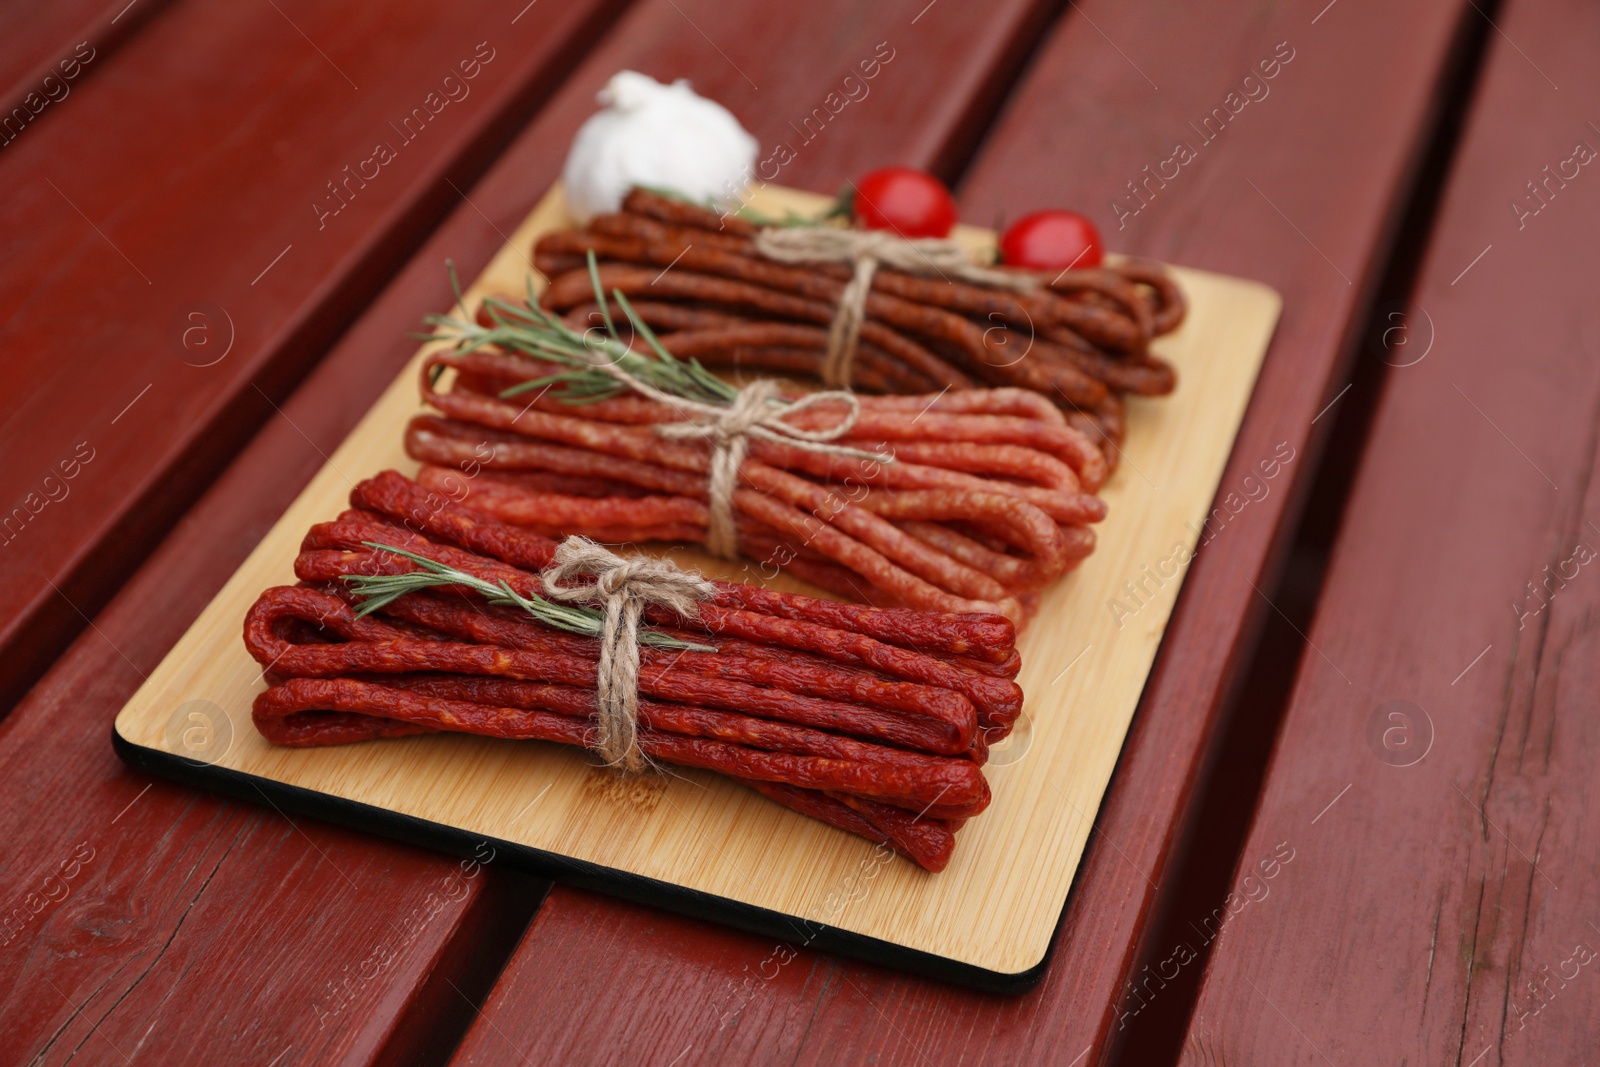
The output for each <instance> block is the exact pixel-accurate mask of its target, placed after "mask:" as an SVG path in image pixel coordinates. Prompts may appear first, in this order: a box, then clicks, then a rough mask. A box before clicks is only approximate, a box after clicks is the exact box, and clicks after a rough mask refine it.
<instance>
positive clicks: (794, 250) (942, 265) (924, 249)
mask: <svg viewBox="0 0 1600 1067" xmlns="http://www.w3.org/2000/svg"><path fill="white" fill-rule="evenodd" d="M755 245H756V251H757V252H759V253H761V254H762V255H763V256H765V257H766V258H768V259H771V260H775V261H776V262H779V263H791V264H793V263H853V264H854V265H855V272H854V273H853V274H852V275H851V277H850V281H849V282H847V283H846V284H845V287H844V289H842V290H841V291H840V293H839V303H838V307H837V309H836V310H835V312H834V316H833V324H832V326H830V327H829V329H828V351H827V354H826V355H825V356H824V357H823V360H822V368H821V377H822V381H823V384H825V385H827V386H829V387H830V388H840V387H843V386H848V385H849V384H850V374H851V366H852V364H853V363H854V362H855V354H856V345H857V344H858V343H859V341H860V338H861V326H862V323H863V322H865V321H866V317H867V293H868V292H869V291H870V290H871V288H872V277H873V275H874V274H876V273H877V270H878V267H879V266H880V265H883V266H887V267H892V268H893V269H895V270H899V271H904V272H906V273H907V274H918V275H924V276H931V275H938V276H939V277H941V278H944V279H945V280H946V281H948V280H950V279H951V278H956V279H959V280H961V281H964V282H970V283H971V284H973V285H981V286H984V287H985V288H990V289H1011V290H1015V291H1017V292H1028V291H1030V290H1034V289H1037V288H1039V287H1040V285H1041V284H1042V283H1041V282H1040V280H1039V279H1038V278H1035V277H1033V276H1032V275H1029V274H1024V273H1021V272H1018V271H1008V270H996V269H995V268H993V267H984V266H979V265H978V264H976V263H974V262H972V260H971V258H970V257H969V256H968V255H967V251H966V249H964V248H962V247H961V246H960V245H959V244H957V243H956V242H955V241H950V240H945V239H942V238H934V237H919V238H915V239H907V238H904V237H896V236H895V235H894V234H891V233H887V232H885V231H883V230H844V229H838V228H836V227H833V226H784V227H769V228H767V229H764V230H761V231H759V232H758V233H757V234H756V238H755Z"/></svg>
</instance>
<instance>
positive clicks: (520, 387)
mask: <svg viewBox="0 0 1600 1067" xmlns="http://www.w3.org/2000/svg"><path fill="white" fill-rule="evenodd" d="M589 277H590V279H591V281H592V282H593V284H594V295H595V301H596V303H598V304H599V305H600V315H601V318H602V319H603V320H604V321H605V328H604V330H600V329H598V328H595V329H590V330H586V331H584V332H583V333H579V332H578V331H577V330H574V329H572V328H571V327H570V326H568V325H567V324H566V323H564V322H562V321H561V319H560V318H559V317H557V316H555V315H552V314H550V313H549V312H547V311H545V310H544V309H543V308H541V307H540V306H539V302H538V300H537V299H536V298H535V295H534V292H533V278H532V276H531V275H530V276H529V277H528V281H527V286H528V294H527V303H526V304H513V303H510V302H508V301H505V300H501V299H499V298H498V297H492V296H491V297H488V298H486V299H485V300H484V307H485V309H486V310H487V311H488V313H489V319H490V322H491V325H489V326H482V325H479V324H478V323H477V322H476V321H471V320H467V319H461V318H456V317H454V316H450V315H430V316H428V320H427V321H428V322H429V323H430V324H431V325H433V326H434V327H435V332H434V334H433V335H432V336H433V337H435V338H440V337H442V338H444V339H446V340H450V341H454V342H455V345H456V350H457V351H458V352H471V351H473V350H475V349H478V348H483V347H485V346H488V345H494V346H498V347H499V348H502V349H505V350H507V351H512V352H521V353H523V354H524V355H527V356H531V357H533V358H535V359H541V360H547V361H549V362H552V363H560V364H563V365H565V366H569V367H571V368H572V370H570V371H566V372H564V373H561V374H552V375H548V376H546V377H543V378H535V379H533V380H532V381H526V382H521V383H518V384H517V385H514V386H512V387H511V388H509V389H507V390H505V391H504V392H502V393H501V394H500V395H501V396H503V397H507V398H509V397H514V396H517V395H519V394H522V393H526V392H529V391H531V390H537V389H546V388H551V387H559V388H560V392H558V393H557V394H556V395H557V396H558V397H559V398H560V399H562V400H564V401H566V402H567V403H571V404H584V403H593V402H595V401H597V400H606V399H608V398H610V397H613V396H616V395H618V394H620V393H623V392H626V391H627V386H625V385H623V384H622V383H621V382H619V381H617V380H616V379H615V378H613V377H612V376H611V375H609V374H607V373H606V372H605V371H604V370H602V369H601V367H602V366H605V365H608V364H609V365H615V366H618V367H620V368H622V369H623V370H625V371H627V372H628V373H629V374H631V375H633V376H634V377H635V378H638V379H640V380H641V381H644V382H646V383H648V384H650V385H652V386H654V387H656V388H657V389H660V390H661V391H663V392H667V393H671V394H673V395H674V396H681V397H684V398H685V399H689V400H695V401H699V402H701V403H709V404H727V403H730V402H731V401H732V400H733V399H734V397H735V396H736V395H737V393H738V391H737V390H736V389H735V388H734V387H733V386H731V385H729V384H728V383H727V382H725V381H723V380H722V379H721V378H718V377H717V376H716V375H714V374H712V373H711V372H710V371H708V370H706V369H705V367H703V366H701V364H700V361H699V360H695V359H690V360H688V361H684V360H681V359H677V358H675V357H674V356H673V355H672V353H670V352H668V351H667V350H666V348H664V347H663V346H662V344H661V342H660V340H659V339H658V338H657V337H656V335H655V333H654V332H652V331H651V329H650V327H649V326H647V325H645V323H644V321H643V320H642V319H640V318H639V315H638V313H637V312H635V311H634V310H633V305H631V304H629V303H628V298H627V297H625V296H623V295H622V292H621V291H620V290H616V289H613V290H612V292H611V297H612V299H613V300H615V301H616V305H617V307H618V308H619V309H620V310H621V311H622V313H623V315H624V316H626V318H627V320H628V324H629V325H630V326H631V327H632V328H633V332H634V337H635V338H636V339H639V340H643V341H644V342H645V344H646V345H648V346H649V349H650V352H649V353H644V352H636V351H634V350H633V347H632V346H631V345H630V344H628V343H626V342H624V341H623V340H622V337H621V335H620V334H619V333H618V332H617V326H616V320H615V318H614V317H613V316H612V314H611V303H610V302H609V301H608V300H607V299H606V295H605V292H604V291H603V290H602V288H601V285H600V268H599V265H598V263H597V262H596V260H595V256H594V253H593V252H592V251H591V252H590V253H589Z"/></svg>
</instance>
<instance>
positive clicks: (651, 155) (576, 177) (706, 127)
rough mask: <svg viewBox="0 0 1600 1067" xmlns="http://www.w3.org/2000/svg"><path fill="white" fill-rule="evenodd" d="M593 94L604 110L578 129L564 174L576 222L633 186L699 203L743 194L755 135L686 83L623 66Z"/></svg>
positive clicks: (608, 207) (616, 203)
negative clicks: (659, 78)
mask: <svg viewBox="0 0 1600 1067" xmlns="http://www.w3.org/2000/svg"><path fill="white" fill-rule="evenodd" d="M598 100H599V101H600V103H601V104H602V105H604V107H605V110H603V111H599V112H597V113H595V114H594V115H592V116H591V117H590V118H589V120H588V121H587V122H585V123H584V124H583V126H582V128H581V129H579V130H578V136H577V137H576V138H574V139H573V142H572V151H571V153H570V154H569V155H568V156H567V165H566V168H565V169H564V170H563V172H562V181H563V182H564V183H565V185H566V190H567V205H568V207H569V209H570V210H571V212H572V214H573V216H574V217H575V218H576V219H577V220H578V221H579V222H580V223H584V222H588V221H589V219H590V218H592V217H593V216H595V215H598V214H601V213H603V212H607V211H616V210H618V209H619V208H621V206H622V198H623V196H624V195H626V194H627V192H628V190H629V189H631V188H632V187H633V186H635V185H648V186H651V187H654V188H661V189H671V190H673V191H674V192H677V193H680V194H682V195H683V196H686V197H688V198H690V199H692V200H700V201H705V200H717V201H722V202H727V201H731V200H735V199H737V198H738V197H739V196H740V195H741V194H742V193H743V192H744V189H745V186H746V185H747V184H748V182H749V180H750V174H751V170H752V168H753V167H754V166H755V161H756V150H757V147H758V146H757V144H756V139H755V138H754V137H752V136H750V134H749V133H748V132H747V131H746V130H745V128H744V127H743V126H740V125H739V120H738V119H736V118H734V117H733V114H732V113H731V112H729V111H728V109H727V108H725V107H723V106H722V105H721V104H718V103H716V102H715V101H712V100H707V99H706V98H705V97H703V96H700V95H698V94H696V93H695V92H694V90H692V89H690V88H689V83H688V82H687V81H684V80H683V79H681V78H680V79H679V80H678V81H675V82H673V83H672V84H671V85H662V84H661V83H660V82H658V81H656V80H655V79H654V78H651V77H648V76H646V75H644V74H638V73H635V72H634V71H631V70H624V71H621V72H620V73H618V74H616V75H614V76H613V77H612V79H611V81H609V82H608V83H606V87H605V88H604V89H602V90H601V91H600V94H599V97H598Z"/></svg>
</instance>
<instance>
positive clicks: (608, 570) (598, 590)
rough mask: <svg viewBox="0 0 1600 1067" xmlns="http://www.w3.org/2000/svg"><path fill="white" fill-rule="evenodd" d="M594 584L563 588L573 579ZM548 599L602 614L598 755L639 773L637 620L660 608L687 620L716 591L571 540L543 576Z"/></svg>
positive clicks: (660, 563)
mask: <svg viewBox="0 0 1600 1067" xmlns="http://www.w3.org/2000/svg"><path fill="white" fill-rule="evenodd" d="M584 574H588V575H593V576H594V582H593V583H583V584H579V585H567V584H565V582H566V581H567V579H569V578H572V577H574V576H577V575H584ZM543 576H544V591H545V595H546V596H549V597H550V598H552V599H554V600H563V601H567V602H568V603H576V604H589V605H593V606H595V607H598V608H599V609H600V610H601V611H602V612H603V614H604V615H605V628H604V629H603V630H602V631H601V633H600V663H599V665H598V673H597V675H596V678H595V705H596V709H597V712H598V714H597V716H596V734H597V741H596V744H595V746H594V747H595V748H596V749H597V750H598V751H599V752H600V754H601V755H602V756H604V757H605V760H606V762H607V763H609V764H611V765H612V766H618V765H620V766H622V767H624V768H625V769H627V770H630V771H636V770H640V769H641V768H643V766H644V763H645V761H644V757H643V755H642V754H641V753H640V751H639V738H638V734H639V620H640V619H641V618H642V617H643V615H644V611H645V609H646V608H648V607H658V606H659V607H664V608H667V609H668V610H670V611H673V612H676V613H677V614H678V615H681V616H683V617H684V618H691V619H692V618H694V617H695V616H696V615H698V614H699V613H700V608H699V602H700V601H702V600H708V599H710V598H711V597H713V596H715V595H716V592H717V587H716V586H715V585H713V584H712V583H711V582H709V581H707V580H706V579H705V578H702V577H701V576H700V575H698V574H695V573H694V572H692V571H686V570H683V569H682V568H680V567H678V566H677V565H676V564H674V563H673V562H672V561H670V560H664V559H651V558H649V557H643V556H637V557H626V556H619V555H617V554H616V553H614V552H611V551H609V550H608V549H606V548H603V547H601V546H600V545H597V544H595V543H594V542H593V541H591V540H589V539H588V538H586V537H576V536H574V537H569V538H567V539H566V540H565V541H563V542H562V543H561V544H560V546H559V547H557V549H556V554H555V560H554V562H553V563H552V565H551V566H550V567H549V568H547V569H546V570H545V571H544V575H543Z"/></svg>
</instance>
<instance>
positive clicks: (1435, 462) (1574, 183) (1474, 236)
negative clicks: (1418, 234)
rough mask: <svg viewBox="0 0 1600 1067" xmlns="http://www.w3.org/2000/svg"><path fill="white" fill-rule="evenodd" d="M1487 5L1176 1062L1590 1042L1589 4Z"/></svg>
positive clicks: (1545, 1049)
mask: <svg viewBox="0 0 1600 1067" xmlns="http://www.w3.org/2000/svg"><path fill="white" fill-rule="evenodd" d="M1329 18H1330V19H1331V18H1332V16H1331V15H1330V16H1329ZM1495 21H1496V25H1497V27H1498V29H1499V30H1500V31H1501V32H1500V33H1491V34H1490V36H1489V42H1490V46H1491V49H1490V61H1489V64H1488V66H1487V70H1486V74H1485V76H1484V78H1483V80H1482V82H1481V84H1480V87H1479V89H1478V93H1477V97H1476V100H1475V102H1474V106H1473V110H1472V112H1471V113H1470V116H1469V120H1468V126H1467V129H1466V134H1465V137H1464V140H1463V142H1462V146H1461V149H1460V152H1459V155H1458V157H1457V162H1456V164H1455V167H1454V171H1453V174H1452V176H1451V178H1450V183H1449V186H1448V188H1447V192H1446V195H1445V199H1444V201H1443V205H1442V210H1441V214H1440V217H1439V222H1438V224H1437V226H1436V227H1435V230H1434V235H1433V238H1432V241H1431V244H1430V247H1429V251H1428V254H1427V258H1426V260H1425V263H1424V269H1423V273H1422V276H1421V280H1420V281H1419V284H1418V286H1417V290H1416V293H1415V296H1414V298H1413V300H1412V304H1411V308H1410V313H1409V322H1410V326H1411V339H1412V340H1414V341H1416V342H1417V345H1418V347H1417V348H1415V349H1414V350H1413V352H1412V353H1411V354H1408V355H1407V357H1406V359H1405V360H1404V361H1403V362H1405V363H1412V361H1413V360H1414V359H1415V358H1416V354H1419V353H1421V352H1422V351H1423V345H1424V342H1425V341H1426V339H1428V338H1437V343H1436V345H1435V346H1434V347H1433V349H1432V351H1431V353H1430V354H1429V355H1428V356H1427V358H1425V359H1424V360H1422V361H1421V362H1416V363H1414V365H1408V366H1400V367H1395V368H1394V369H1391V370H1390V371H1388V377H1387V383H1386V387H1385V392H1384V395H1383V399H1382V401H1381V404H1380V407H1379V409H1378V412H1377V417H1376V420H1375V423H1374V428H1373V430H1372V433H1371V435H1370V438H1369V442H1368V445H1367V448H1366V450H1365V453H1364V458H1363V463H1362V467H1361V470H1360V473H1359V476H1358V478H1357V481H1356V485H1355V489H1354V492H1353V494H1352V496H1351V500H1350V504H1349V506H1348V508H1347V511H1346V519H1345V522H1344V525H1343V529H1342V531H1341V533H1340V536H1339V539H1338V541H1337V543H1336V545H1335V548H1334V554H1333V559H1332V563H1331V565H1330V570H1329V574H1328V578H1327V582H1326V585H1325V591H1324V593H1323V597H1322V600H1321V602H1320V605H1319V608H1318V612H1317V618H1316V624H1315V626H1314V628H1312V630H1311V632H1310V641H1311V642H1312V644H1313V645H1314V646H1315V648H1316V649H1317V650H1319V652H1313V653H1310V654H1308V655H1306V656H1305V657H1304V659H1303V661H1302V663H1301V669H1300V674H1299V677H1298V679H1297V684H1296V688H1295V690H1294V694H1293V697H1292V701H1291V703H1290V706H1289V710H1288V712H1287V717H1286V720H1285V723H1284V725H1283V728H1282V732H1281V733H1280V736H1279V740H1278V745H1277V748H1276V749H1275V753H1274V756H1273V760H1272V763H1271V765H1270V767H1269V772H1268V780H1267V784H1266V788H1265V791H1264V794H1263V797H1262V800H1261V804H1260V807H1259V808H1258V810H1257V814H1256V818H1255V822H1254V824H1253V826H1252V828H1251V832H1250V835H1249V838H1248V842H1247V845H1246V847H1245V850H1244V852H1243V855H1242V856H1241V868H1240V870H1239V872H1238V873H1237V874H1236V876H1235V877H1236V882H1235V885H1234V887H1233V888H1234V892H1235V893H1236V894H1237V898H1238V899H1243V898H1245V896H1246V894H1247V893H1248V895H1249V896H1251V897H1254V898H1256V900H1255V901H1252V903H1250V904H1249V905H1248V906H1243V907H1240V908H1238V909H1237V910H1238V914H1237V915H1235V916H1234V917H1233V918H1232V919H1230V920H1228V921H1227V923H1226V925H1225V926H1224V927H1223V933H1222V935H1221V937H1220V939H1219V940H1218V942H1217V948H1216V950H1215V954H1214V955H1213V957H1212V960H1211V964H1210V969H1209V971H1208V972H1207V974H1206V977H1205V981H1204V984H1203V987H1202V991H1201V996H1200V1001H1199V1004H1198V1007H1197V1009H1196V1013H1195V1016H1194V1019H1193V1020H1192V1022H1191V1027H1190V1032H1189V1038H1188V1043H1187V1046H1186V1050H1185V1051H1186V1057H1185V1058H1186V1060H1187V1061H1188V1062H1193V1063H1220V1062H1229V1063H1233V1062H1242V1063H1258V1062H1259V1063H1282V1064H1313V1063H1317V1064H1320V1063H1324V1062H1333V1063H1352V1062H1358V1061H1361V1060H1364V1059H1367V1058H1370V1057H1371V1055H1372V1052H1371V1050H1373V1049H1383V1050H1384V1052H1383V1055H1384V1057H1385V1058H1386V1059H1391V1060H1395V1061H1405V1062H1411V1063H1420V1062H1427V1063H1452V1064H1477V1065H1481V1067H1492V1065H1497V1064H1505V1063H1579V1062H1583V1061H1584V1060H1585V1058H1586V1057H1587V1058H1591V1059H1592V1056H1593V1051H1594V1019H1595V1017H1596V1012H1597V1011H1600V984H1597V983H1595V982H1594V981H1593V976H1592V974H1591V973H1590V972H1591V971H1592V970H1593V960H1594V950H1595V949H1596V948H1597V947H1600V931H1597V930H1596V929H1595V926H1594V924H1595V923H1596V922H1597V921H1600V920H1597V919H1596V916H1595V915H1594V911H1593V904H1592V899H1591V898H1590V894H1589V892H1588V887H1589V886H1592V885H1593V883H1594V881H1595V879H1596V877H1597V876H1600V819H1597V812H1600V794H1597V792H1596V789H1595V785H1594V775H1593V769H1592V766H1591V763H1592V754H1593V752H1594V751H1595V748H1596V746H1597V745H1600V724H1597V722H1596V719H1595V716H1594V699H1593V693H1594V691H1595V684H1596V678H1595V670H1594V664H1595V663H1596V662H1597V661H1600V657H1597V652H1600V649H1597V647H1596V640H1595V629H1594V625H1593V618H1594V614H1595V612H1596V610H1597V605H1600V586H1597V585H1596V579H1595V576H1594V568H1593V566H1591V565H1589V564H1587V563H1585V562H1584V560H1586V559H1587V560H1592V559H1593V558H1594V550H1595V548H1596V547H1597V546H1600V534H1597V533H1596V529H1595V526H1596V524H1600V500H1597V499H1596V493H1597V485H1596V481H1595V479H1594V477H1593V474H1594V470H1595V464H1596V461H1597V448H1596V412H1597V410H1600V366H1597V364H1596V361H1595V359H1594V356H1593V348H1594V338H1595V336H1596V330H1597V329H1600V312H1597V311H1596V309H1595V306H1594V301H1593V299H1592V293H1591V291H1590V289H1591V287H1590V284H1589V281H1588V280H1589V279H1592V278H1593V276H1594V271H1595V269H1596V267H1597V266H1600V253H1597V251H1596V250H1595V248H1594V247H1593V243H1592V242H1591V241H1589V240H1588V239H1587V238H1586V236H1585V235H1586V234H1591V233H1593V232H1594V227H1595V226H1596V225H1597V224H1600V200H1597V199H1596V198H1595V197H1594V196H1593V195H1591V192H1590V190H1588V189H1587V188H1586V186H1587V185H1588V184H1589V183H1590V181H1591V180H1592V176H1591V174H1590V173H1589V171H1588V168H1587V167H1586V166H1582V165H1580V160H1578V159H1574V150H1575V146H1577V145H1583V146H1585V147H1584V148H1583V149H1581V151H1580V156H1582V157H1583V158H1588V159H1593V158H1595V154H1596V150H1597V148H1600V134H1597V133H1596V131H1595V130H1594V128H1593V127H1592V126H1591V125H1590V122H1591V120H1592V119H1593V116H1592V115H1591V114H1590V113H1589V112H1588V110H1587V107H1586V103H1585V101H1587V100H1590V99H1592V98H1593V96H1594V94H1595V93H1596V91H1597V90H1600V72H1596V71H1595V69H1594V65H1593V64H1592V63H1591V62H1589V61H1588V59H1587V52H1586V49H1585V48H1584V42H1586V41H1592V40H1593V39H1594V37H1595V34H1596V33H1600V13H1597V12H1596V11H1594V10H1593V9H1592V8H1589V7H1585V6H1583V5H1577V4H1564V5H1560V6H1559V7H1558V8H1556V9H1554V10H1552V9H1551V8H1550V7H1549V6H1548V5H1545V6H1536V5H1532V4H1523V3H1515V4H1510V5H1506V8H1504V9H1502V10H1501V11H1500V12H1499V13H1498V14H1497V16H1496V20H1495ZM1551 79H1553V82H1552V80H1551ZM1556 86H1559V90H1557V88H1556ZM1569 161H1570V162H1569ZM1546 168H1549V169H1548V170H1547V169H1546ZM1561 172H1564V173H1565V174H1566V175H1567V177H1566V178H1563V177H1562V176H1561ZM1552 174H1554V175H1555V177H1554V178H1547V175H1552ZM1547 180H1548V182H1549V184H1548V185H1545V184H1543V183H1544V182H1545V181H1547ZM1530 181H1531V182H1534V183H1535V184H1536V186H1537V188H1538V193H1539V197H1538V198H1536V197H1535V196H1534V194H1533V192H1531V191H1530V187H1529V185H1528V184H1527V183H1528V182H1530ZM1517 204H1520V205H1522V211H1521V212H1519V211H1517V210H1516V208H1514V207H1513V205H1517ZM1519 215H1520V216H1521V217H1520V218H1519ZM1547 568H1548V569H1547ZM1530 583H1531V584H1530ZM1546 583H1548V585H1546ZM1280 842H1286V843H1287V846H1286V847H1287V848H1291V849H1293V850H1294V853H1295V859H1294V860H1293V862H1292V863H1290V864H1288V865H1287V866H1286V867H1284V868H1283V870H1282V873H1281V874H1280V875H1279V877H1277V878H1276V879H1274V880H1272V881H1270V882H1265V881H1263V880H1262V878H1261V873H1260V872H1259V871H1257V872H1255V877H1254V878H1253V879H1252V881H1251V882H1250V883H1249V884H1248V885H1247V884H1246V883H1245V881H1244V876H1245V875H1246V874H1250V873H1252V872H1251V867H1253V866H1254V865H1255V864H1257V863H1258V862H1259V861H1260V860H1261V859H1263V858H1267V857H1270V856H1271V854H1272V852H1273V850H1274V849H1275V848H1277V847H1278V846H1279V843H1280ZM1263 889H1265V890H1266V895H1265V896H1263V895H1262V893H1263ZM1580 946H1581V948H1580ZM1313 960H1318V961H1322V962H1324V963H1325V964H1326V966H1321V965H1316V964H1313Z"/></svg>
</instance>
